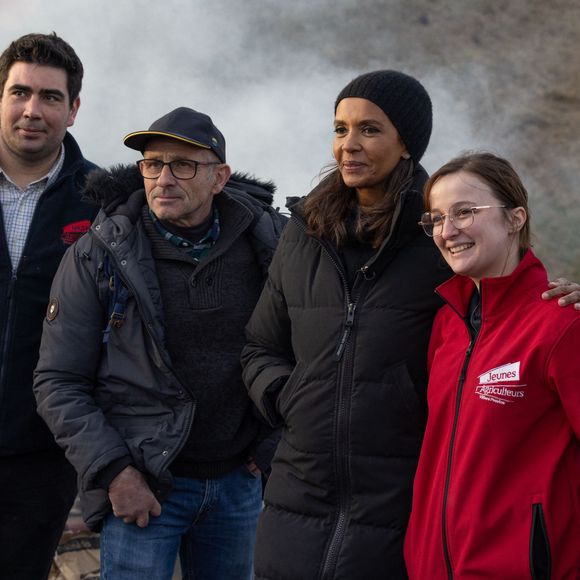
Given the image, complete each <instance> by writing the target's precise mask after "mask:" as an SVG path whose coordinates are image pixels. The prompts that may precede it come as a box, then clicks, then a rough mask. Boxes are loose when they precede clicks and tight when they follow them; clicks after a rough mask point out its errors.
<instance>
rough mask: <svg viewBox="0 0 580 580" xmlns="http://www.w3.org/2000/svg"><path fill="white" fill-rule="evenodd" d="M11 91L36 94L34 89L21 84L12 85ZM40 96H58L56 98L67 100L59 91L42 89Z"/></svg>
mask: <svg viewBox="0 0 580 580" xmlns="http://www.w3.org/2000/svg"><path fill="white" fill-rule="evenodd" d="M9 90H10V91H23V92H25V93H32V92H34V91H33V90H32V87H30V86H28V85H19V84H15V85H11V86H10V87H9ZM40 94H41V95H42V96H56V97H60V98H62V99H64V98H65V94H64V93H63V92H62V91H61V90H59V89H40Z"/></svg>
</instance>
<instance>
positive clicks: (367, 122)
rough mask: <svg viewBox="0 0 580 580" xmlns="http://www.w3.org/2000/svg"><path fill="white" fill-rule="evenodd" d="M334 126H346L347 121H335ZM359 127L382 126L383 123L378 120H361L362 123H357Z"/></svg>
mask: <svg viewBox="0 0 580 580" xmlns="http://www.w3.org/2000/svg"><path fill="white" fill-rule="evenodd" d="M334 124H335V125H341V124H342V125H344V124H346V121H343V120H342V119H335V120H334ZM356 124H357V125H358V126H361V125H369V124H370V125H382V123H381V121H379V120H378V119H361V120H360V121H358V122H357V123H356Z"/></svg>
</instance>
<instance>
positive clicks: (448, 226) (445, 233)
mask: <svg viewBox="0 0 580 580" xmlns="http://www.w3.org/2000/svg"><path fill="white" fill-rule="evenodd" d="M457 232H459V230H458V229H457V228H456V227H455V224H454V223H453V221H452V220H450V219H449V216H448V215H446V216H445V218H444V219H443V229H442V230H441V237H442V238H443V239H444V240H448V239H449V238H452V237H454V236H456V235H457Z"/></svg>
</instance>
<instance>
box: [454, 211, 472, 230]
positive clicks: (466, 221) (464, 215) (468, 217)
mask: <svg viewBox="0 0 580 580" xmlns="http://www.w3.org/2000/svg"><path fill="white" fill-rule="evenodd" d="M449 215H450V216H451V219H452V221H453V225H454V226H455V227H456V228H457V229H458V230H462V229H463V228H467V227H469V226H470V225H471V224H472V223H473V210H472V209H471V208H470V207H458V208H457V209H454V208H452V209H451V210H450V211H449Z"/></svg>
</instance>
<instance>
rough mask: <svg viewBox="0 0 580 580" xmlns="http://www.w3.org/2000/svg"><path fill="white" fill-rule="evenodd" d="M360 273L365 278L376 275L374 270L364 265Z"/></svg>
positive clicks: (368, 278) (371, 278)
mask: <svg viewBox="0 0 580 580" xmlns="http://www.w3.org/2000/svg"><path fill="white" fill-rule="evenodd" d="M360 273H361V274H362V275H363V278H364V279H365V280H374V278H375V276H376V275H377V273H376V272H375V271H374V270H372V271H371V269H370V268H369V267H368V266H366V265H365V266H363V267H362V268H361V269H360Z"/></svg>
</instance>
